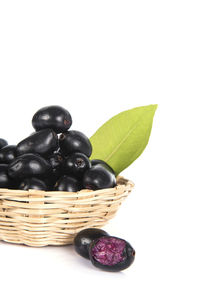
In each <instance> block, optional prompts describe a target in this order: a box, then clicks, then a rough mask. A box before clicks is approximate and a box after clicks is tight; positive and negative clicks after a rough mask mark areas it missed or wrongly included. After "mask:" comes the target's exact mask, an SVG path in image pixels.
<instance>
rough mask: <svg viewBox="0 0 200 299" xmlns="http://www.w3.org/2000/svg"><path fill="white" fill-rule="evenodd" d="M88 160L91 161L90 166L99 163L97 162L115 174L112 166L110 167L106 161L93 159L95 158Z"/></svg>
mask: <svg viewBox="0 0 200 299" xmlns="http://www.w3.org/2000/svg"><path fill="white" fill-rule="evenodd" d="M90 162H91V165H92V166H95V165H99V164H100V165H102V166H103V167H105V168H106V169H107V170H109V171H110V172H112V173H113V174H114V175H115V172H114V170H113V169H112V167H110V165H108V163H106V162H105V161H103V160H98V159H95V160H91V161H90Z"/></svg>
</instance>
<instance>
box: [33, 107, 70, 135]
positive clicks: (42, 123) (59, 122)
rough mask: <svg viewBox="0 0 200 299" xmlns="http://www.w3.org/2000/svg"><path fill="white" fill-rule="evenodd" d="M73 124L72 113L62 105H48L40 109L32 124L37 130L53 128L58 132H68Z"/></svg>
mask: <svg viewBox="0 0 200 299" xmlns="http://www.w3.org/2000/svg"><path fill="white" fill-rule="evenodd" d="M71 124H72V118H71V115H70V113H69V112H68V111H67V110H66V109H64V108H63V107H60V106H55V105H54V106H47V107H44V108H41V109H39V110H38V111H37V112H36V113H35V114H34V116H33V119H32V125H33V127H34V128H35V130H36V131H39V130H42V129H47V128H50V129H53V130H54V131H55V132H56V133H62V132H66V131H67V130H68V129H69V128H70V127H71Z"/></svg>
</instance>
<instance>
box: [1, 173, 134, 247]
mask: <svg viewBox="0 0 200 299" xmlns="http://www.w3.org/2000/svg"><path fill="white" fill-rule="evenodd" d="M133 187H134V184H133V183H132V182H131V181H129V180H126V179H124V178H123V177H118V178H117V186H116V187H114V188H109V189H102V190H96V191H91V190H86V189H84V190H81V191H79V192H61V191H48V192H45V191H39V190H29V191H24V190H11V189H0V240H3V241H6V242H10V243H18V244H26V245H28V246H35V247H42V246H47V245H65V244H72V243H73V240H74V237H75V235H76V234H77V233H78V232H79V231H80V230H82V229H85V228H88V227H95V228H100V227H102V226H104V225H105V224H106V223H107V222H108V221H109V220H110V219H112V218H113V217H114V216H115V214H116V212H117V210H118V208H119V206H120V205H121V203H122V201H123V200H124V199H125V198H126V197H127V196H128V194H129V193H130V192H131V190H132V189H133Z"/></svg>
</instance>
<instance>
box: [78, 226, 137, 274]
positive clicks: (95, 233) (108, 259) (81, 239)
mask: <svg viewBox="0 0 200 299" xmlns="http://www.w3.org/2000/svg"><path fill="white" fill-rule="evenodd" d="M74 246H75V250H76V252H77V253H78V254H80V255H81V256H83V257H85V258H87V259H90V261H91V262H92V264H93V265H94V266H95V267H97V268H100V269H102V270H105V271H112V272H117V271H121V270H124V269H126V268H128V267H129V266H130V265H131V264H132V263H133V261H134V259H135V250H134V249H133V247H132V246H131V245H130V244H129V243H128V242H127V241H125V240H123V239H120V238H117V237H113V236H109V235H108V234H107V232H105V231H104V230H101V229H97V228H88V229H84V230H82V231H80V232H79V233H78V234H77V235H76V237H75V239H74Z"/></svg>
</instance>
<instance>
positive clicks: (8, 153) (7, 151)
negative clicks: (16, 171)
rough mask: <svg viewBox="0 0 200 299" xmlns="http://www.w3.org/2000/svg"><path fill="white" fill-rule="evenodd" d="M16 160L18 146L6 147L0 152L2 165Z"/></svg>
mask: <svg viewBox="0 0 200 299" xmlns="http://www.w3.org/2000/svg"><path fill="white" fill-rule="evenodd" d="M15 158H16V145H6V146H4V147H3V148H2V149H1V150H0V163H5V164H9V163H11V162H12V161H13V160H14V159H15Z"/></svg>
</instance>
